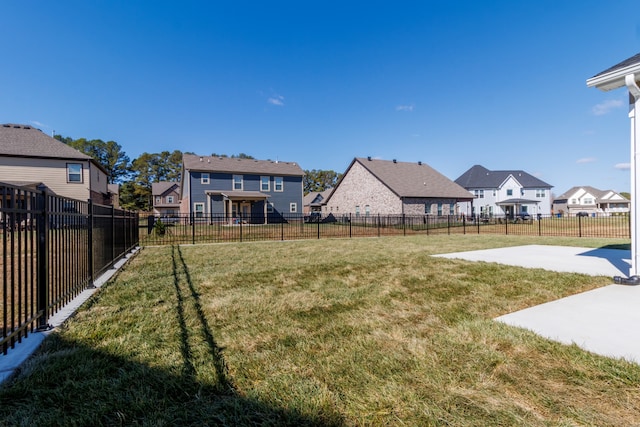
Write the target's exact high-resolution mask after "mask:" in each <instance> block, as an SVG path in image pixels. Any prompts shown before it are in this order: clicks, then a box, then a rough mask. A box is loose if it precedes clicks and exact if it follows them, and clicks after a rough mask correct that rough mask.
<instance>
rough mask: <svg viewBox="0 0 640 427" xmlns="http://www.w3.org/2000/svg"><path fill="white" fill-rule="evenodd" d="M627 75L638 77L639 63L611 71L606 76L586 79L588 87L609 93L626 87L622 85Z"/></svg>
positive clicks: (639, 73)
mask: <svg viewBox="0 0 640 427" xmlns="http://www.w3.org/2000/svg"><path fill="white" fill-rule="evenodd" d="M629 74H637V75H638V77H640V63H637V64H633V65H629V66H627V67H623V68H619V69H617V70H613V71H611V72H609V73H606V74H599V75H597V76H595V77H591V78H590V79H587V86H588V87H596V88H598V89H600V90H602V91H605V92H606V91H610V90H613V89H618V88H620V87H623V86H626V85H625V83H624V78H625V76H627V75H629Z"/></svg>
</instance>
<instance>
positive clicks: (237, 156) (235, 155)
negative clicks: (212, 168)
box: [211, 153, 255, 159]
mask: <svg viewBox="0 0 640 427" xmlns="http://www.w3.org/2000/svg"><path fill="white" fill-rule="evenodd" d="M211 157H228V158H231V159H255V157H253V156H250V155H249V154H245V153H240V154H232V155H230V156H229V155H228V154H216V153H211Z"/></svg>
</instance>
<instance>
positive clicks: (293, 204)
mask: <svg viewBox="0 0 640 427" xmlns="http://www.w3.org/2000/svg"><path fill="white" fill-rule="evenodd" d="M289 212H290V213H298V204H297V203H296V202H291V203H289Z"/></svg>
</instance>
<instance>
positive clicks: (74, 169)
mask: <svg viewBox="0 0 640 427" xmlns="http://www.w3.org/2000/svg"><path fill="white" fill-rule="evenodd" d="M67 182H79V183H81V182H82V163H67Z"/></svg>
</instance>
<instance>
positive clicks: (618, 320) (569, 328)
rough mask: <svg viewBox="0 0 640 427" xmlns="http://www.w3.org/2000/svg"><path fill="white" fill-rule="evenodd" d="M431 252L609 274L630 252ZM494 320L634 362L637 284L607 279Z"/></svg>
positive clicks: (639, 359)
mask: <svg viewBox="0 0 640 427" xmlns="http://www.w3.org/2000/svg"><path fill="white" fill-rule="evenodd" d="M435 256H439V257H444V258H459V259H466V260H470V261H485V262H496V263H501V264H508V265H515V266H520V267H527V268H543V269H546V270H552V271H559V272H573V273H582V274H587V275H592V276H609V277H613V276H627V275H628V274H629V259H630V258H631V254H630V251H628V250H616V249H593V248H574V247H563V246H542V245H529V246H518V247H511V248H500V249H489V250H482V251H471V252H458V253H452V254H441V255H435ZM612 282H613V280H612ZM495 320H497V321H499V322H503V323H506V324H508V325H512V326H517V327H521V328H525V329H528V330H531V331H533V332H535V333H537V334H539V335H541V336H543V337H545V338H548V339H551V340H554V341H558V342H561V343H564V344H576V345H577V346H579V347H581V348H582V349H584V350H587V351H591V352H593V353H596V354H600V355H603V356H608V357H613V358H624V359H626V360H628V361H631V362H635V363H640V328H639V325H640V286H626V285H609V286H605V287H602V288H598V289H594V290H591V291H588V292H583V293H580V294H577V295H572V296H569V297H566V298H562V299H559V300H556V301H552V302H549V303H546V304H541V305H538V306H535V307H530V308H527V309H524V310H520V311H517V312H514V313H509V314H505V315H503V316H500V317H498V318H496V319H495Z"/></svg>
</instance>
